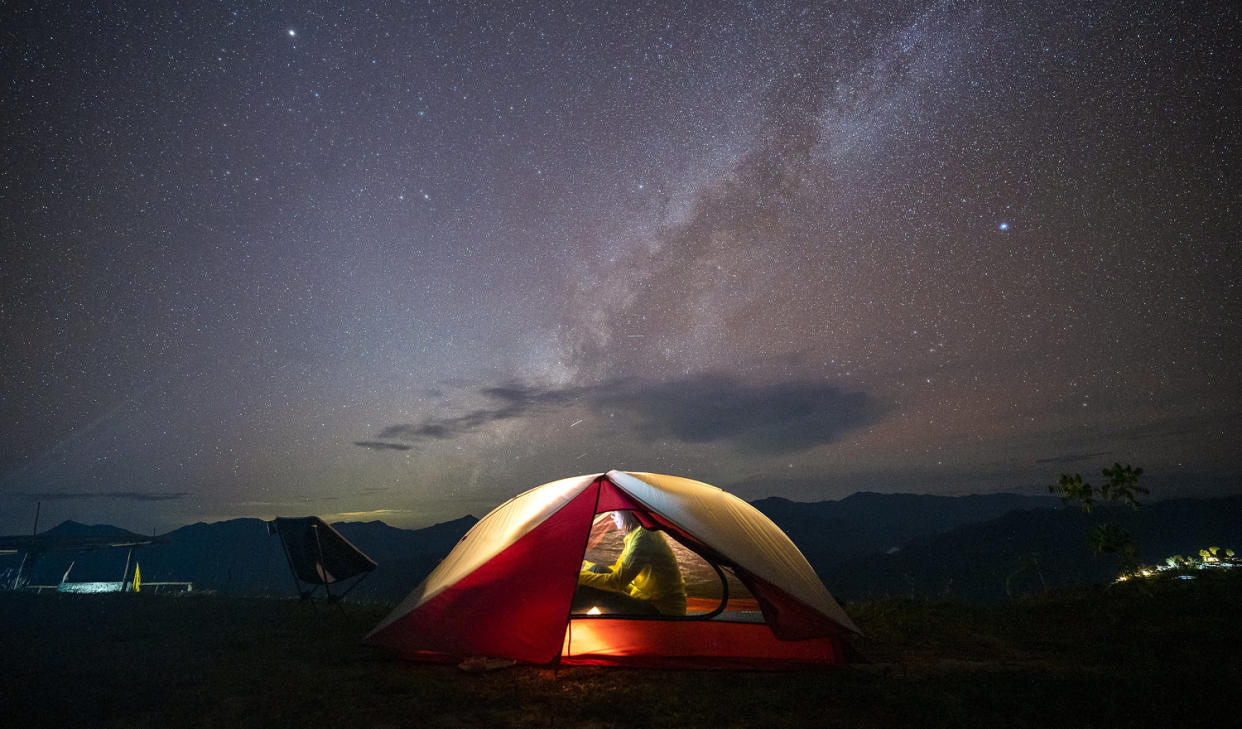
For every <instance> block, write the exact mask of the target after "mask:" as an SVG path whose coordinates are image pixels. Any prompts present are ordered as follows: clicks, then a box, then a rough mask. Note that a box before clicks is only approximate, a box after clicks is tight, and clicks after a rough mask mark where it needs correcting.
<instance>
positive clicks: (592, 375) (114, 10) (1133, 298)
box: [0, 0, 1242, 533]
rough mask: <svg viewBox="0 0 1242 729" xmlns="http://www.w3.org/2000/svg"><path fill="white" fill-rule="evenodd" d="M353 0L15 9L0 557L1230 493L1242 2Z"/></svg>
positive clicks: (8, 37)
mask: <svg viewBox="0 0 1242 729" xmlns="http://www.w3.org/2000/svg"><path fill="white" fill-rule="evenodd" d="M32 5H34V6H35V7H32ZM41 5H47V6H48V7H38V6H41ZM342 5H349V4H342V3H319V2H298V3H286V2H272V3H263V4H248V3H240V2H239V3H210V2H201V1H197V0H196V1H195V2H167V1H161V2H150V3H128V4H124V5H122V4H114V3H73V2H70V3H64V4H63V7H62V4H59V3H36V4H30V3H9V4H5V5H4V6H3V7H0V59H2V65H0V68H3V75H2V76H0V78H2V79H3V82H4V87H3V88H4V97H3V105H2V107H0V135H2V138H3V142H4V150H5V151H4V163H3V165H2V166H0V246H2V249H0V335H2V340H0V341H2V342H3V348H4V356H3V367H2V372H0V434H2V435H0V533H15V532H20V531H25V530H28V529H29V528H30V523H31V520H32V519H33V514H34V510H35V504H36V502H39V501H41V502H42V513H43V519H44V520H45V521H44V525H45V526H47V525H50V524H52V523H55V522H57V521H60V520H61V519H66V518H73V519H78V520H80V521H87V522H105V521H106V522H111V523H115V524H118V525H120V526H125V527H128V528H131V529H134V530H136V531H141V532H150V531H151V530H152V529H157V530H160V531H163V530H165V529H169V528H172V527H175V526H178V525H180V524H184V523H190V522H194V521H199V520H207V521H213V520H218V519H225V518H232V517H236V516H261V517H266V518H270V517H272V516H275V515H277V514H281V515H301V514H320V515H323V516H325V517H327V518H329V519H338V518H347V519H354V520H362V519H373V518H379V519H383V520H384V521H387V522H389V523H392V524H395V525H400V526H421V525H426V524H430V523H433V522H435V521H441V520H444V519H449V518H455V517H457V516H460V515H462V514H465V513H474V514H475V515H481V514H483V513H484V512H486V511H487V510H488V509H489V508H491V507H492V506H494V505H495V504H497V503H499V502H500V501H502V500H503V499H505V498H507V497H509V496H510V495H513V494H515V493H517V492H519V491H523V490H525V489H527V488H530V487H532V486H535V485H538V484H540V483H543V482H545V481H550V480H553V479H556V478H560V477H564V476H569V475H575V474H580V473H591V472H600V471H605V470H608V469H611V468H623V469H629V470H650V471H656V472H664V473H674V474H678V475H683V476H689V477H693V478H698V479H701V480H705V481H708V482H710V483H714V484H716V485H718V486H721V487H723V488H726V489H729V490H731V491H734V492H735V493H737V494H738V495H740V496H742V497H744V498H759V497H763V496H773V495H776V496H785V497H789V498H794V499H799V500H818V499H825V498H841V497H844V496H846V495H848V494H849V493H852V492H854V491H857V490H874V491H913V492H921V493H942V494H961V493H971V492H976V493H977V492H989V491H1019V492H1026V493H1039V492H1042V491H1043V490H1044V486H1045V485H1046V484H1047V483H1051V482H1052V481H1054V480H1055V477H1056V474H1058V473H1059V472H1062V471H1071V472H1073V471H1078V472H1082V473H1083V474H1084V475H1087V476H1089V477H1090V476H1093V475H1095V474H1098V471H1099V468H1100V467H1102V466H1103V465H1107V464H1110V463H1112V462H1113V461H1121V462H1123V463H1126V462H1129V463H1134V464H1135V465H1141V466H1143V467H1144V468H1145V469H1146V472H1147V475H1146V476H1145V477H1144V478H1145V480H1146V481H1147V485H1149V486H1151V487H1152V488H1153V489H1154V490H1155V491H1156V493H1154V494H1153V497H1161V496H1163V497H1168V496H1175V495H1209V494H1220V493H1233V492H1238V491H1242V477H1240V474H1242V448H1239V438H1238V435H1237V433H1238V431H1239V427H1240V426H1242V387H1240V386H1239V375H1238V369H1239V366H1238V361H1239V359H1240V358H1242V326H1240V325H1239V322H1240V321H1242V295H1240V294H1242V292H1240V290H1239V284H1238V281H1239V277H1240V275H1242V241H1240V240H1239V237H1240V235H1239V234H1240V231H1242V225H1240V219H1242V204H1240V200H1242V193H1240V191H1242V183H1240V181H1239V177H1238V165H1237V160H1238V159H1239V157H1240V149H1242V114H1240V113H1239V108H1240V107H1239V104H1238V89H1239V88H1240V87H1242V78H1240V75H1242V74H1239V68H1240V65H1239V63H1238V58H1239V57H1240V55H1242V49H1240V48H1239V44H1240V43H1242V41H1240V40H1239V39H1240V38H1242V17H1240V16H1242V6H1239V5H1238V3H1236V2H1232V1H1221V2H1185V3H1177V2H1169V1H1166V0H1161V1H1159V2H1134V3H1111V2H1109V3H1104V2H1090V1H1088V2H1048V3H1042V4H1038V5H1041V6H1042V7H1040V8H1038V9H1036V8H1033V7H1031V6H1033V5H1037V4H1036V3H1016V2H1015V3H992V2H980V3H959V2H943V3H929V2H901V1H900V0H885V1H883V2H859V3H854V4H850V3H818V2H746V3H735V2H718V3H717V2H691V3H689V4H688V6H687V5H683V4H681V3H666V2H650V3H630V2H620V3H612V2H565V3H554V2H505V3H499V2H498V3H493V4H491V5H490V6H487V5H483V4H471V5H467V4H465V3H462V4H453V3H440V2H417V3H416V2H409V3H401V2H377V3H374V4H371V5H369V6H361V5H360V6H357V7H356V8H354V7H346V8H342V7H341V6H342Z"/></svg>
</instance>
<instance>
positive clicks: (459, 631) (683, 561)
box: [367, 471, 858, 668]
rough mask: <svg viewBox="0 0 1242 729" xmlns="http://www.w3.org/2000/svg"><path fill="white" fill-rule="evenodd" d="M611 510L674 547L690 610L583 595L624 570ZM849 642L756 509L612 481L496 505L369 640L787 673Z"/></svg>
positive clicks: (716, 497) (723, 496) (617, 474)
mask: <svg viewBox="0 0 1242 729" xmlns="http://www.w3.org/2000/svg"><path fill="white" fill-rule="evenodd" d="M614 512H618V513H622V512H630V515H632V517H636V519H637V522H639V523H640V524H641V526H642V527H643V528H644V529H645V530H646V531H647V532H648V533H649V534H647V535H645V536H644V538H645V539H646V538H651V534H650V533H654V538H656V539H662V540H664V541H665V542H666V543H667V544H668V546H669V550H663V547H662V546H661V547H659V550H660V551H663V552H665V553H667V552H668V551H671V552H672V554H673V555H674V556H675V560H676V564H677V568H678V570H677V571H680V573H681V577H682V580H683V581H684V591H685V608H684V610H681V609H678V610H676V611H675V612H674V613H673V614H641V615H640V614H636V613H630V614H627V613H626V612H625V610H624V609H620V610H618V609H615V608H606V609H604V610H601V609H600V608H599V607H598V606H591V605H590V604H589V603H590V602H591V598H590V597H589V596H587V597H586V598H584V597H583V595H584V594H588V592H589V591H586V590H583V588H580V587H579V586H578V583H579V574H580V572H581V571H582V570H583V569H584V568H589V566H590V565H591V564H605V565H606V564H611V563H613V561H614V559H616V560H617V562H616V564H617V565H620V564H621V563H622V561H624V559H625V558H624V557H623V558H621V559H618V558H617V553H618V552H619V551H621V550H622V548H623V547H622V536H623V535H624V533H625V531H626V529H625V524H628V523H632V520H629V521H627V519H626V518H624V517H622V518H619V519H613V518H610V516H612V515H613V513H614ZM614 524H615V527H614ZM630 528H631V529H632V528H633V527H630ZM624 545H626V546H625V548H626V549H629V545H630V540H629V539H628V538H627V539H626V540H625V542H624ZM627 553H628V552H627ZM614 568H615V567H614ZM617 571H618V572H620V570H619V569H617ZM677 571H673V574H674V575H675V574H676V572H677ZM586 581H589V578H586ZM630 584H631V585H635V584H637V582H634V583H630ZM633 592H634V590H633V589H631V593H633ZM678 597H679V596H678ZM678 608H680V606H678ZM848 632H854V633H857V632H858V628H857V627H856V626H855V625H854V623H853V622H852V621H851V620H850V618H849V616H848V615H846V614H845V611H844V610H842V609H841V607H840V606H839V605H838V604H837V603H836V601H835V600H834V599H833V598H832V595H830V594H829V593H828V590H827V589H826V588H825V587H824V585H823V583H821V582H820V581H819V578H818V577H816V575H815V572H814V570H812V569H811V565H810V564H809V563H808V562H807V560H806V558H805V557H804V556H803V555H802V553H801V552H800V551H798V548H797V547H796V546H794V544H793V542H792V541H790V539H789V537H787V536H786V535H785V533H784V532H782V531H781V530H780V529H779V528H778V527H777V526H776V525H775V524H773V523H772V522H771V521H770V520H769V519H768V518H767V517H766V516H764V515H763V514H762V513H760V512H759V511H758V510H757V509H755V508H754V507H753V506H751V505H750V504H747V503H746V502H745V501H742V500H741V499H739V498H737V497H736V496H733V495H731V494H729V493H726V492H724V491H722V490H720V489H718V488H716V487H714V486H709V485H707V484H704V483H700V482H698V481H692V480H690V479H685V478H679V477H676V476H664V475H659V474H653V473H630V472H623V471H610V472H609V473H607V474H604V475H588V476H578V477H574V478H568V479H563V480H560V481H554V482H552V483H548V484H544V485H543V486H540V487H538V488H535V489H532V490H530V491H527V492H525V493H522V494H520V495H518V496H515V497H514V498H512V499H510V500H509V501H507V502H505V503H504V504H502V505H500V506H499V507H497V508H496V509H495V510H493V511H492V512H491V513H489V514H488V515H487V516H486V517H484V518H483V519H482V520H480V521H479V522H478V523H477V524H475V526H474V527H473V528H472V529H471V530H470V531H469V532H467V533H466V535H465V536H464V537H462V539H461V541H460V542H459V543H458V544H457V546H456V547H455V548H454V549H453V551H452V552H451V553H449V555H448V556H447V557H446V558H445V559H444V561H443V562H441V563H440V564H439V566H437V567H436V569H435V570H434V571H432V573H431V574H430V575H428V577H427V579H426V580H424V581H423V582H422V584H420V585H419V586H418V587H417V588H415V589H414V591H413V592H411V593H410V594H409V596H407V597H406V598H405V600H404V601H402V602H401V604H400V605H398V606H397V608H396V609H395V610H393V611H392V613H390V614H389V615H388V617H386V618H385V619H384V620H383V621H382V622H381V623H380V624H379V625H378V626H377V627H376V628H375V629H374V630H372V631H371V633H370V634H369V635H368V636H367V642H369V643H371V644H373V645H377V646H381V647H384V648H388V649H390V650H393V651H395V652H396V653H398V654H399V655H400V656H402V657H403V658H407V659H413V660H428V661H452V662H455V661H459V660H462V659H465V658H472V657H489V658H505V659H512V660H515V661H520V662H524V663H534V664H547V663H559V664H563V665H614V666H652V667H657V666H658V667H687V668H731V667H735V668H790V667H799V666H816V665H831V664H838V663H843V662H844V660H845V646H844V643H843V642H842V640H841V638H842V636H843V635H844V634H845V633H848Z"/></svg>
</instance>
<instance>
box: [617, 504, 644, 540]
mask: <svg viewBox="0 0 1242 729" xmlns="http://www.w3.org/2000/svg"><path fill="white" fill-rule="evenodd" d="M612 523H613V524H616V525H617V528H618V529H620V530H621V531H623V532H625V533H626V534H629V533H630V532H632V531H634V530H635V529H637V528H638V527H640V526H642V524H641V523H640V522H639V521H638V517H636V516H634V512H632V511H625V510H622V509H617V510H616V511H614V512H612Z"/></svg>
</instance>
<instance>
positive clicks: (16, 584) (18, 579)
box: [13, 552, 30, 590]
mask: <svg viewBox="0 0 1242 729" xmlns="http://www.w3.org/2000/svg"><path fill="white" fill-rule="evenodd" d="M29 556H30V552H22V563H21V564H20V565H18V566H17V576H16V577H14V578H13V589H14V590H16V589H17V588H18V587H21V583H22V570H24V569H26V558H27V557H29Z"/></svg>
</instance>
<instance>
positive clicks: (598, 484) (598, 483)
mask: <svg viewBox="0 0 1242 729" xmlns="http://www.w3.org/2000/svg"><path fill="white" fill-rule="evenodd" d="M606 478H608V474H603V475H601V476H600V477H599V478H597V479H595V483H594V486H595V506H593V507H591V517H590V518H589V519H587V527H586V535H585V536H583V538H582V549H581V550H580V553H581V555H582V556H583V557H585V556H586V550H587V545H588V544H590V543H591V529H592V528H593V527H594V526H595V512H597V511H599V492H600V491H601V490H602V488H603V485H602V482H603V481H604V479H606ZM579 567H581V564H579ZM576 589H577V586H576V585H575V590H576ZM573 611H574V602H573V596H572V595H571V596H570V600H569V611H568V612H566V613H565V629H566V630H567V631H569V635H570V640H571V641H572V640H573V620H572V618H570V615H572V614H573ZM565 642H566V641H565V639H564V638H562V639H561V647H560V650H558V651H557V652H556V660H555V661H554V662H553V664H552V671H553V673H555V672H556V671H559V670H560V668H561V658H563V657H564V655H565ZM571 647H572V643H571Z"/></svg>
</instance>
